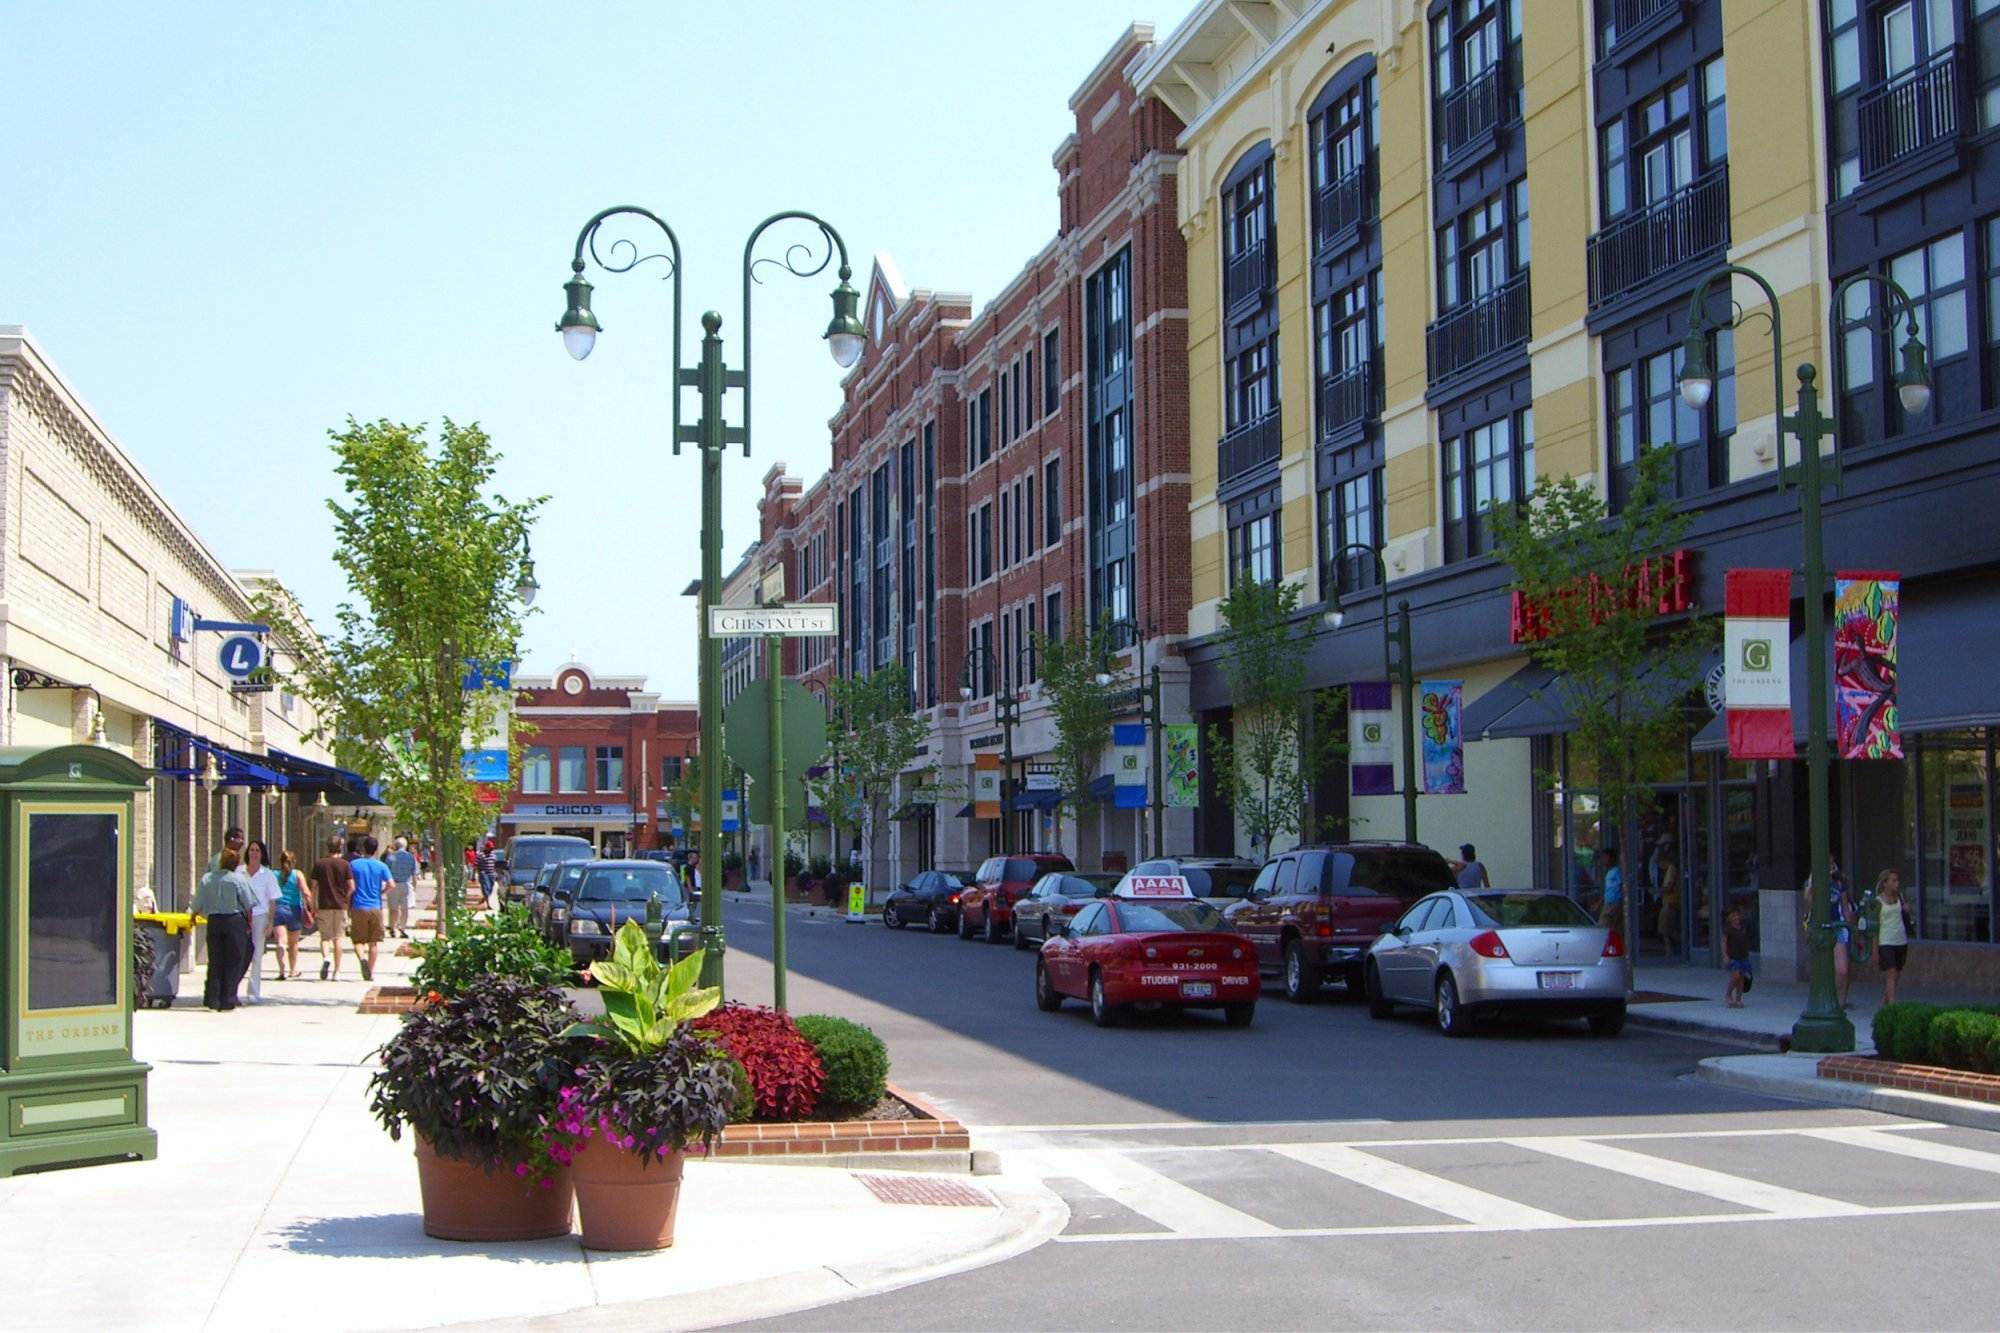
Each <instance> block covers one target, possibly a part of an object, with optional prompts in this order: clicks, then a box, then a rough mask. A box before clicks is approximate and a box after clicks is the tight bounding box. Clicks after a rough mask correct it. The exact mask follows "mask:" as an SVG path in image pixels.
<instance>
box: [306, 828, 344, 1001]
mask: <svg viewBox="0 0 2000 1333" xmlns="http://www.w3.org/2000/svg"><path fill="white" fill-rule="evenodd" d="M340 845H341V840H340V839H339V838H328V839H327V840H326V855H325V856H322V857H321V858H320V859H319V860H317V861H315V862H313V868H312V886H313V905H314V906H313V910H314V915H315V916H316V917H317V918H318V920H319V979H320V980H321V981H325V980H326V979H327V976H328V974H329V970H330V971H331V975H332V977H333V979H334V980H335V981H338V980H340V940H341V937H342V936H343V935H345V934H346V933H347V913H348V911H349V910H350V909H351V907H352V906H353V901H354V867H353V866H351V865H349V864H347V858H346V857H344V856H342V855H341V854H340ZM329 947H330V948H331V949H332V950H333V957H332V959H331V960H329V959H328V958H327V950H328V948H329Z"/></svg>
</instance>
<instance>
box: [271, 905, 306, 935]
mask: <svg viewBox="0 0 2000 1333" xmlns="http://www.w3.org/2000/svg"><path fill="white" fill-rule="evenodd" d="M305 919H306V918H305V912H304V910H303V909H301V908H298V907H295V906H293V905H292V904H291V903H288V902H286V901H285V900H284V899H282V898H280V899H279V900H278V907H277V910H276V911H275V912H274V913H273V914H272V916H271V924H272V925H274V926H283V927H284V928H285V929H286V930H297V929H298V928H299V927H300V926H302V925H304V924H305Z"/></svg>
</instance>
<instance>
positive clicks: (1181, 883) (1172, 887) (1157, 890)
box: [1118, 875, 1194, 898]
mask: <svg viewBox="0 0 2000 1333" xmlns="http://www.w3.org/2000/svg"><path fill="white" fill-rule="evenodd" d="M1118 896H1119V897H1121V898H1192V897H1194V890H1193V889H1192V888H1190V887H1188V882H1187V876H1185V875H1127V876H1126V877H1125V882H1124V883H1123V884H1121V885H1119V886H1118Z"/></svg>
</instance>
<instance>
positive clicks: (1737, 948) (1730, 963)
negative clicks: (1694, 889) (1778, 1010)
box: [1722, 907, 1750, 1009]
mask: <svg viewBox="0 0 2000 1333" xmlns="http://www.w3.org/2000/svg"><path fill="white" fill-rule="evenodd" d="M1724 923H1725V924H1724V926H1723V931H1722V961H1723V964H1724V966H1726V967H1727V968H1728V969H1729V985H1728V988H1727V989H1725V990H1724V991H1723V993H1722V1002H1723V1004H1725V1005H1727V1006H1728V1007H1729V1008H1731V1009H1741V1008H1742V1007H1743V992H1744V991H1747V990H1749V989H1750V932H1749V931H1747V930H1745V929H1744V928H1743V909H1742V908H1740V907H1732V908H1730V909H1729V915H1728V916H1727V917H1725V918H1724Z"/></svg>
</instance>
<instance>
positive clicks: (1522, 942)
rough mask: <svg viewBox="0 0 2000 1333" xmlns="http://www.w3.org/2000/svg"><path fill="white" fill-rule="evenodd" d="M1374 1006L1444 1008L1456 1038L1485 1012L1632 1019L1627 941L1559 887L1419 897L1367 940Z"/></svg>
mask: <svg viewBox="0 0 2000 1333" xmlns="http://www.w3.org/2000/svg"><path fill="white" fill-rule="evenodd" d="M1365 982H1366V985H1367V989H1368V1012H1369V1013H1371V1014H1373V1015H1374V1016H1375V1017H1377V1018H1387V1017H1388V1016H1389V1015H1390V1014H1391V1013H1392V1012H1393V1011H1394V1010H1395V1007H1396V1006H1397V1005H1399V1004H1410V1005H1419V1006H1421V1007H1423V1008H1425V1009H1429V1010H1430V1011H1431V1012H1432V1013H1433V1014H1435V1015H1436V1016H1437V1024H1438V1028H1439V1029H1440V1030H1441V1031H1443V1032H1444V1034H1445V1035H1446V1036H1449V1037H1459V1036H1464V1035H1465V1034H1466V1033H1468V1032H1470V1031H1471V1030H1472V1025H1473V1022H1474V1020H1475V1019H1476V1018H1477V1017H1478V1016H1479V1015H1481V1014H1492V1013H1501V1012H1511V1013H1522V1014H1537V1015H1542V1016H1545V1017H1551V1018H1585V1019H1588V1020H1589V1021H1590V1030H1591V1031H1592V1032H1595V1033H1597V1034H1598V1035H1599V1036H1605V1037H1612V1036H1616V1035H1617V1034H1618V1033H1619V1032H1620V1031H1621V1030H1622V1029H1623V1028H1624V1026H1625V1004H1626V1001H1627V999H1628V998H1629V994H1628V991H1627V989H1626V985H1625V942H1624V940H1623V939H1621V938H1620V937H1619V935H1618V932H1616V931H1614V930H1611V929H1609V928H1608V927H1605V926H1600V925H1598V924H1597V922H1596V921H1595V920H1593V919H1592V918H1591V916H1590V915H1589V913H1587V912H1585V911H1584V910H1583V909H1582V908H1580V907H1578V906H1577V905H1576V904H1575V903H1573V902H1571V901H1570V900H1569V899H1568V898H1566V897H1564V896H1563V895H1562V894H1560V893H1546V892H1541V891H1537V890H1511V891H1510V890H1475V891H1472V892H1461V891H1458V890H1453V891H1451V892H1448V893H1434V894H1432V895H1431V896H1430V897H1428V898H1424V899H1421V900H1420V901H1418V903H1417V904H1416V905H1415V906H1414V907H1412V908H1410V910H1409V911H1407V912H1405V913H1403V915H1402V916H1401V917H1400V918H1398V919H1397V921H1396V922H1395V924H1394V925H1392V926H1390V927H1389V929H1388V932H1387V933H1386V934H1383V935H1381V936H1379V937H1377V938H1376V940H1375V943H1374V944H1373V945H1371V946H1369V949H1368V962H1367V972H1366V977H1365Z"/></svg>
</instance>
